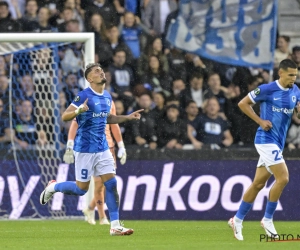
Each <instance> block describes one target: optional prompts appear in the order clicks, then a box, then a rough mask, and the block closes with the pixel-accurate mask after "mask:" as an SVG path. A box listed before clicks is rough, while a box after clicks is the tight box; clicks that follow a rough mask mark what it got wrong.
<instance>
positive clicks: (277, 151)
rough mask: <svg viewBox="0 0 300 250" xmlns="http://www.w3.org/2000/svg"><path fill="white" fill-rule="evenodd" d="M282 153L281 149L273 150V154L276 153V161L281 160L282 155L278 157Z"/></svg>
mask: <svg viewBox="0 0 300 250" xmlns="http://www.w3.org/2000/svg"><path fill="white" fill-rule="evenodd" d="M279 153H280V150H273V151H272V155H273V154H275V158H274V161H279V160H281V157H278V154H279Z"/></svg>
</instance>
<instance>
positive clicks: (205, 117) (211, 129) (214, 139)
mask: <svg viewBox="0 0 300 250" xmlns="http://www.w3.org/2000/svg"><path fill="white" fill-rule="evenodd" d="M204 112H205V113H204V114H202V115H200V116H199V117H197V118H196V120H194V121H193V122H192V123H191V124H192V125H190V124H189V125H188V138H189V139H190V141H191V142H192V144H193V146H194V148H195V149H201V148H202V146H203V144H207V145H211V147H212V149H220V147H229V146H230V145H231V144H232V142H233V138H232V135H231V133H230V130H229V127H228V124H227V121H225V120H224V119H223V118H221V117H220V115H219V112H220V105H219V101H218V99H217V98H216V97H211V98H209V99H208V100H207V104H206V106H205V108H204ZM194 134H196V137H194Z"/></svg>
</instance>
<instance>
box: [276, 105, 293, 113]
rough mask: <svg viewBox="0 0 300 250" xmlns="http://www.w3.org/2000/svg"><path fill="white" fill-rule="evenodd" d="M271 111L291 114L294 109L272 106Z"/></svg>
mask: <svg viewBox="0 0 300 250" xmlns="http://www.w3.org/2000/svg"><path fill="white" fill-rule="evenodd" d="M272 111H273V112H282V113H285V114H293V112H294V109H287V108H276V107H274V106H272Z"/></svg>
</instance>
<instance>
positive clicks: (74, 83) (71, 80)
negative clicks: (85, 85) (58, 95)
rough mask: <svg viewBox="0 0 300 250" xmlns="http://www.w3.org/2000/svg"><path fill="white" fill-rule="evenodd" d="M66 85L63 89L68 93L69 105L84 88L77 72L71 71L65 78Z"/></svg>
mask: <svg viewBox="0 0 300 250" xmlns="http://www.w3.org/2000/svg"><path fill="white" fill-rule="evenodd" d="M65 83H66V86H65V87H64V88H63V91H64V92H65V94H66V99H67V106H69V105H70V103H71V102H72V101H73V100H74V98H75V97H76V96H77V95H78V92H80V91H82V90H83V89H82V88H80V86H79V83H78V77H77V75H76V74H75V73H69V74H68V75H67V76H66V79H65Z"/></svg>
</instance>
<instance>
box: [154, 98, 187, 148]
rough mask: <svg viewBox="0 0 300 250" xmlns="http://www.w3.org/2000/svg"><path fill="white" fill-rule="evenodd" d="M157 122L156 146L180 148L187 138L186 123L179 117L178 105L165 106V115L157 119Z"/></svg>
mask: <svg viewBox="0 0 300 250" xmlns="http://www.w3.org/2000/svg"><path fill="white" fill-rule="evenodd" d="M157 124H158V125H157V137H158V140H157V144H158V147H160V148H162V147H164V148H168V149H174V148H175V149H182V146H183V144H184V143H185V142H186V140H187V124H186V122H185V121H183V120H181V119H180V118H179V108H178V106H176V105H174V104H172V105H169V106H167V108H166V117H165V118H163V119H161V120H158V121H157Z"/></svg>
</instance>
